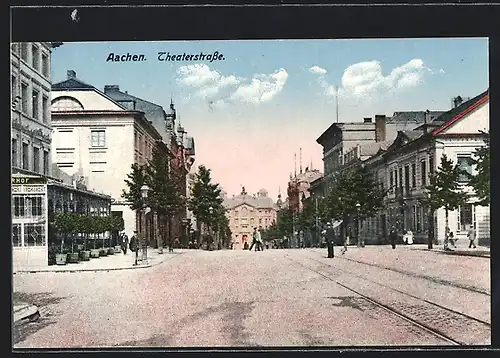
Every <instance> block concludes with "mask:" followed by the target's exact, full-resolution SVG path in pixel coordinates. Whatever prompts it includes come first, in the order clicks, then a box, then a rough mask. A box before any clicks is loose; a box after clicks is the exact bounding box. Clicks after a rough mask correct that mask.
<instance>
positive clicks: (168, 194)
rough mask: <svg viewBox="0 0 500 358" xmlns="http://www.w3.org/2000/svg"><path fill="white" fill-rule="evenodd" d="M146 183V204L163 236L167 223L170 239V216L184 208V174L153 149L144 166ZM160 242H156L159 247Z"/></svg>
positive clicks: (168, 159)
mask: <svg viewBox="0 0 500 358" xmlns="http://www.w3.org/2000/svg"><path fill="white" fill-rule="evenodd" d="M145 174H146V175H145V179H146V183H147V184H148V186H149V187H150V192H149V194H148V199H147V200H148V205H149V206H150V207H151V209H152V210H153V211H154V212H155V213H156V214H157V216H158V217H159V219H160V220H159V221H160V235H159V237H161V238H162V239H164V237H165V231H166V230H165V224H168V240H169V242H170V241H171V236H172V233H171V230H172V218H173V217H174V216H175V215H176V214H177V213H179V212H181V211H182V210H184V209H185V207H186V206H185V205H186V195H185V193H183V191H182V182H183V180H185V176H183V175H182V172H181V170H180V168H178V167H176V166H173V165H172V162H171V160H170V158H169V157H168V156H166V155H164V153H163V152H162V151H161V150H160V149H158V148H155V149H154V150H153V156H152V159H151V160H150V161H149V163H148V165H147V166H146V167H145ZM160 245H161V243H158V246H159V247H160Z"/></svg>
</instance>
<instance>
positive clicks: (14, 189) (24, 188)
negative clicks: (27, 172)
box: [12, 185, 45, 194]
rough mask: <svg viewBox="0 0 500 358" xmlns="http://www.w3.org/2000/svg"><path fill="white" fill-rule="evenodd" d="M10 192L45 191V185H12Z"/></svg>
mask: <svg viewBox="0 0 500 358" xmlns="http://www.w3.org/2000/svg"><path fill="white" fill-rule="evenodd" d="M12 193H43V194H44V193H45V185H13V186H12Z"/></svg>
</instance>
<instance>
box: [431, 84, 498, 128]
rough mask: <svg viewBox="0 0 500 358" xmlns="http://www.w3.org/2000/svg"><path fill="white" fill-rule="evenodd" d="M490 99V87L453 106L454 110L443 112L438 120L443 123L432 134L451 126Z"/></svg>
mask: <svg viewBox="0 0 500 358" xmlns="http://www.w3.org/2000/svg"><path fill="white" fill-rule="evenodd" d="M488 99H489V89H487V90H486V91H484V92H483V93H481V94H479V95H477V96H476V97H474V98H472V99H470V100H468V101H466V102H464V103H462V104H461V105H460V106H458V107H456V108H453V109H452V110H450V111H448V112H446V113H443V114H442V115H441V116H440V117H438V118H437V119H436V120H437V121H439V122H440V123H441V125H440V126H439V127H438V128H436V129H434V130H433V131H432V135H436V134H439V133H441V132H442V131H443V130H445V129H446V128H448V127H450V126H451V125H453V123H455V122H456V121H458V120H459V119H461V118H463V117H464V116H466V115H467V114H468V113H470V112H472V111H473V110H474V109H476V108H478V107H479V106H481V105H482V104H483V103H485V102H486V101H488Z"/></svg>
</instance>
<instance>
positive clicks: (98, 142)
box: [91, 130, 106, 147]
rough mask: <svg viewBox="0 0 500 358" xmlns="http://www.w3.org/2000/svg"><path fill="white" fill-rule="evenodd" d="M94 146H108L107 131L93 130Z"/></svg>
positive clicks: (92, 139)
mask: <svg viewBox="0 0 500 358" xmlns="http://www.w3.org/2000/svg"><path fill="white" fill-rule="evenodd" d="M91 141H92V147H104V146H106V132H105V131H104V130H93V131H91Z"/></svg>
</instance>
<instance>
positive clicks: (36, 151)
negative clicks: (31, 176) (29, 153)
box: [33, 147, 40, 173]
mask: <svg viewBox="0 0 500 358" xmlns="http://www.w3.org/2000/svg"><path fill="white" fill-rule="evenodd" d="M33 171H34V172H37V173H40V148H36V147H33Z"/></svg>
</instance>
